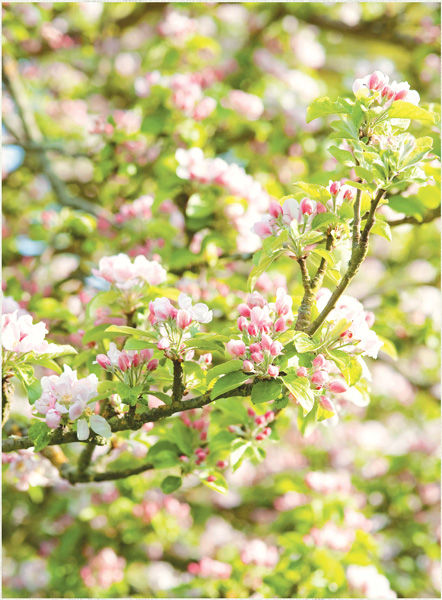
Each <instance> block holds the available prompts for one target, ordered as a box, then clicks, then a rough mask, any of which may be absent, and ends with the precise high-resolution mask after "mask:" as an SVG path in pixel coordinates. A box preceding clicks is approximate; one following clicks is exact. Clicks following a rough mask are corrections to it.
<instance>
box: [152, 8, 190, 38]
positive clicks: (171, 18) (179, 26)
mask: <svg viewBox="0 0 442 600" xmlns="http://www.w3.org/2000/svg"><path fill="white" fill-rule="evenodd" d="M197 27H198V21H196V20H195V19H192V18H191V17H189V16H187V15H185V14H184V13H181V12H179V11H177V10H170V11H168V12H167V13H166V16H165V18H164V19H162V20H161V22H160V23H159V24H158V27H157V30H158V33H159V34H160V35H161V36H162V37H165V38H168V39H170V40H171V41H172V42H179V43H182V42H183V41H185V40H186V39H187V38H188V37H190V36H191V35H193V34H194V33H196V31H197Z"/></svg>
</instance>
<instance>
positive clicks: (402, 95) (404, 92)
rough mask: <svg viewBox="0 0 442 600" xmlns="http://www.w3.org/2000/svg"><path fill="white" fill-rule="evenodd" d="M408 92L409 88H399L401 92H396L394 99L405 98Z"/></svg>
mask: <svg viewBox="0 0 442 600" xmlns="http://www.w3.org/2000/svg"><path fill="white" fill-rule="evenodd" d="M407 94H408V90H399V92H396V94H395V95H394V99H395V100H403V99H404V98H406V97H407Z"/></svg>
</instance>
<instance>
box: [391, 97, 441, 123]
mask: <svg viewBox="0 0 442 600" xmlns="http://www.w3.org/2000/svg"><path fill="white" fill-rule="evenodd" d="M388 116H389V117H390V118H391V119H414V120H415V121H420V122H421V123H429V124H431V125H432V124H434V123H435V122H436V118H435V115H434V114H433V113H431V112H430V111H429V110H425V109H424V108H421V107H420V106H415V105H414V104H411V102H405V100H396V101H395V102H393V104H392V105H391V107H390V110H389V112H388Z"/></svg>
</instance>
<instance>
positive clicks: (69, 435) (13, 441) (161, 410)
mask: <svg viewBox="0 0 442 600" xmlns="http://www.w3.org/2000/svg"><path fill="white" fill-rule="evenodd" d="M252 385H253V384H251V383H250V384H243V385H241V386H239V387H238V388H236V389H235V390H232V391H230V392H226V393H225V394H222V395H221V396H218V398H216V400H219V399H220V398H229V397H232V396H249V395H250V393H251V391H252ZM212 402H214V400H212V398H211V397H210V391H208V392H206V393H205V394H203V395H202V396H197V397H196V398H192V399H190V400H184V401H183V402H180V403H179V404H178V406H177V405H171V406H166V405H164V406H159V407H158V408H153V409H152V410H150V411H148V412H145V413H143V414H142V415H135V416H129V415H127V414H126V415H125V416H124V417H122V418H121V417H113V418H112V419H109V421H108V423H109V425H110V428H111V430H112V431H113V432H117V431H129V430H131V431H136V430H138V429H140V428H141V427H142V426H143V425H144V424H145V423H150V422H155V421H160V420H161V419H165V418H166V417H170V416H171V415H173V414H175V413H179V412H183V411H185V410H189V409H192V408H202V407H203V406H206V405H207V404H211V403H212ZM72 442H78V439H77V433H76V432H75V431H66V430H65V429H63V428H60V429H56V430H55V431H53V432H52V433H51V434H50V436H49V443H48V446H54V445H57V444H70V443H72ZM91 442H93V443H95V444H98V445H103V443H105V442H104V441H103V438H102V437H100V436H97V435H96V434H94V433H92V434H91V435H90V436H89V438H88V439H87V440H84V442H81V443H91ZM33 445H34V442H33V441H32V440H31V439H30V438H29V437H9V438H6V439H4V440H2V451H3V452H14V451H15V450H21V449H23V448H31V447H32V446H33Z"/></svg>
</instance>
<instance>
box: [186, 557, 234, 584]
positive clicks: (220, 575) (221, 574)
mask: <svg viewBox="0 0 442 600" xmlns="http://www.w3.org/2000/svg"><path fill="white" fill-rule="evenodd" d="M187 570H188V571H189V573H191V574H192V575H197V576H198V577H204V578H206V577H210V578H213V579H229V577H230V575H231V574H232V565H229V564H228V563H224V562H220V561H219V560H214V559H213V558H210V557H209V556H205V557H204V558H202V559H201V560H200V561H199V562H192V563H190V564H189V566H188V567H187Z"/></svg>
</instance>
